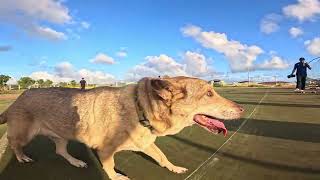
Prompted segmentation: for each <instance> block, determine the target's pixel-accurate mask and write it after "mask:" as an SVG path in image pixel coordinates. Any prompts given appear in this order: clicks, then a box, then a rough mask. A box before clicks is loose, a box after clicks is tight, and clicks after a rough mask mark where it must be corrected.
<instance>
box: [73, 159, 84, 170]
mask: <svg viewBox="0 0 320 180" xmlns="http://www.w3.org/2000/svg"><path fill="white" fill-rule="evenodd" d="M69 162H70V164H72V165H73V166H75V167H78V168H87V167H88V165H87V163H85V162H83V161H81V160H79V159H72V160H70V161H69Z"/></svg>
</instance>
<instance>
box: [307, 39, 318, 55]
mask: <svg viewBox="0 0 320 180" xmlns="http://www.w3.org/2000/svg"><path fill="white" fill-rule="evenodd" d="M305 46H306V48H307V51H308V52H309V53H310V54H312V55H314V56H320V37H315V38H314V39H312V40H308V41H305Z"/></svg>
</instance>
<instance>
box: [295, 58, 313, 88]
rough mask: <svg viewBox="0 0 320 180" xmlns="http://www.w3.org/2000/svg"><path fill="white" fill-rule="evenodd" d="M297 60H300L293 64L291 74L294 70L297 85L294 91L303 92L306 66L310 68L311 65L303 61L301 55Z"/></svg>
mask: <svg viewBox="0 0 320 180" xmlns="http://www.w3.org/2000/svg"><path fill="white" fill-rule="evenodd" d="M299 61H300V62H298V63H296V64H295V65H294V68H293V70H292V73H291V75H293V74H294V72H295V71H296V77H297V85H296V90H295V91H297V92H302V93H304V89H305V86H306V79H307V68H308V69H310V70H311V67H310V65H309V64H308V63H306V62H305V59H304V58H303V57H301V58H300V59H299Z"/></svg>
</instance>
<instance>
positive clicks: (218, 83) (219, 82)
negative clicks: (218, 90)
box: [208, 79, 225, 86]
mask: <svg viewBox="0 0 320 180" xmlns="http://www.w3.org/2000/svg"><path fill="white" fill-rule="evenodd" d="M208 83H209V84H211V85H212V86H224V85H225V82H224V81H222V80H220V79H213V80H210V81H208Z"/></svg>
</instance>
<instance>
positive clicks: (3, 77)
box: [0, 74, 11, 87]
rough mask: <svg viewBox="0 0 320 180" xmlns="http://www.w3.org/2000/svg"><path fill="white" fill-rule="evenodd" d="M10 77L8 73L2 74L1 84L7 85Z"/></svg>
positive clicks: (0, 76) (0, 77)
mask: <svg viewBox="0 0 320 180" xmlns="http://www.w3.org/2000/svg"><path fill="white" fill-rule="evenodd" d="M9 79H11V77H10V76H7V75H3V74H2V75H0V86H1V87H3V86H4V85H6V83H7V82H8V81H9Z"/></svg>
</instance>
